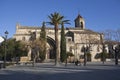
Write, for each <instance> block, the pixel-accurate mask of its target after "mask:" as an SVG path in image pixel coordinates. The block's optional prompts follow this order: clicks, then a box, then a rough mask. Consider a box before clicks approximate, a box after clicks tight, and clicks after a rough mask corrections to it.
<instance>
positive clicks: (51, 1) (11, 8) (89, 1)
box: [0, 0, 120, 37]
mask: <svg viewBox="0 0 120 80" xmlns="http://www.w3.org/2000/svg"><path fill="white" fill-rule="evenodd" d="M54 12H59V13H60V14H61V15H63V16H65V19H67V20H70V23H71V25H66V27H74V19H75V18H76V17H77V15H78V14H79V13H80V14H81V16H83V18H84V19H85V22H86V28H87V29H91V30H95V31H103V30H107V29H111V30H116V29H120V0H0V36H4V32H5V31H6V30H7V31H8V32H9V37H12V36H13V34H15V27H16V24H17V23H20V24H21V25H23V26H41V25H42V22H43V21H49V19H48V15H50V14H51V13H54ZM46 26H50V25H46Z"/></svg>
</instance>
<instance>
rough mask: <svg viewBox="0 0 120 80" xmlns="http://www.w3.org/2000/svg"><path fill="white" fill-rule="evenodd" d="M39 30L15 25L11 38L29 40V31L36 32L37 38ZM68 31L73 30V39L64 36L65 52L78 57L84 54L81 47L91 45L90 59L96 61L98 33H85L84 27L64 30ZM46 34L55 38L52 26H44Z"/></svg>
mask: <svg viewBox="0 0 120 80" xmlns="http://www.w3.org/2000/svg"><path fill="white" fill-rule="evenodd" d="M40 31H41V28H40V27H26V26H20V25H17V26H16V33H15V34H14V36H13V38H15V39H16V40H24V41H29V38H30V33H31V32H36V37H37V38H38V37H39V36H40ZM69 31H71V32H73V34H74V40H73V41H72V40H70V39H72V37H70V36H66V42H67V43H66V46H67V52H69V51H72V53H73V54H74V55H75V59H79V58H80V57H79V56H80V55H83V54H84V53H83V52H81V48H82V47H83V46H86V45H87V46H89V45H91V47H92V50H91V51H90V53H91V55H92V56H91V60H92V61H97V59H95V55H96V54H97V53H100V52H101V50H100V51H97V48H98V44H99V41H100V35H99V34H98V33H96V34H94V33H92V34H89V33H85V29H82V30H81V29H79V28H70V29H69V30H65V33H67V32H69ZM58 32H59V35H58V38H59V43H60V38H61V34H60V33H61V30H60V29H59V31H58ZM83 32H84V33H83ZM46 35H47V36H49V37H51V38H52V39H54V40H55V36H54V28H46ZM95 41H96V42H97V44H96V43H95V44H94V42H95ZM59 46H60V45H59ZM59 50H60V48H59Z"/></svg>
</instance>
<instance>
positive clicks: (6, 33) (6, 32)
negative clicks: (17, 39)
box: [4, 31, 8, 68]
mask: <svg viewBox="0 0 120 80" xmlns="http://www.w3.org/2000/svg"><path fill="white" fill-rule="evenodd" d="M7 35H8V31H5V54H4V68H6V53H7V51H6V44H7Z"/></svg>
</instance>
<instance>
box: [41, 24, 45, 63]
mask: <svg viewBox="0 0 120 80" xmlns="http://www.w3.org/2000/svg"><path fill="white" fill-rule="evenodd" d="M40 40H41V41H42V42H43V46H44V48H43V51H42V52H41V53H40V58H41V59H42V61H43V60H44V59H45V55H46V31H45V22H43V24H42V28H41V32H40Z"/></svg>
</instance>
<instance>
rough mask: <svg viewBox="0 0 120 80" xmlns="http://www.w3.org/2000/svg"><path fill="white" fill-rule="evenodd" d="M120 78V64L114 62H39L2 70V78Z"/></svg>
mask: <svg viewBox="0 0 120 80" xmlns="http://www.w3.org/2000/svg"><path fill="white" fill-rule="evenodd" d="M67 79H68V80H120V66H119V65H118V66H115V65H114V62H106V63H105V64H104V65H103V64H102V63H101V62H89V63H87V66H75V65H74V64H68V65H67V66H66V67H65V65H64V64H60V65H59V66H57V67H56V66H54V63H37V64H36V65H35V67H32V65H31V64H28V65H16V66H10V67H8V68H6V69H1V70H0V80H67Z"/></svg>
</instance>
